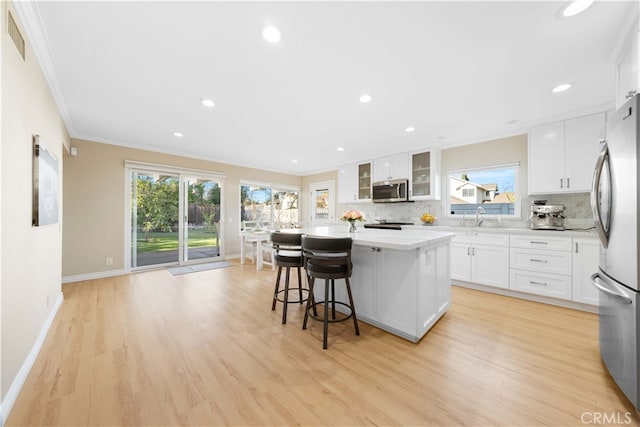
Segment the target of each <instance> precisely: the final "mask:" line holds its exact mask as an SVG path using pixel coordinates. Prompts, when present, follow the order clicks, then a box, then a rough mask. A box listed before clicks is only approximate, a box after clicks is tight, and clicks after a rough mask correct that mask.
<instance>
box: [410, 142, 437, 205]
mask: <svg viewBox="0 0 640 427" xmlns="http://www.w3.org/2000/svg"><path fill="white" fill-rule="evenodd" d="M440 157H441V155H440V150H439V149H433V150H429V151H422V152H418V153H412V154H411V158H410V167H411V175H410V176H409V179H410V180H411V183H410V190H409V197H410V198H411V199H412V200H440V191H441V190H440V188H441V185H440Z"/></svg>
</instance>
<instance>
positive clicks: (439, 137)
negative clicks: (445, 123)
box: [436, 135, 447, 139]
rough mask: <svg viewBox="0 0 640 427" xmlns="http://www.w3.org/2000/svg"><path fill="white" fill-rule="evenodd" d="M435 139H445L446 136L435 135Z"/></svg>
mask: <svg viewBox="0 0 640 427" xmlns="http://www.w3.org/2000/svg"><path fill="white" fill-rule="evenodd" d="M436 139H447V137H446V136H443V135H440V136H436Z"/></svg>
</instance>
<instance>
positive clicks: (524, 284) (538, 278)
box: [509, 269, 571, 300]
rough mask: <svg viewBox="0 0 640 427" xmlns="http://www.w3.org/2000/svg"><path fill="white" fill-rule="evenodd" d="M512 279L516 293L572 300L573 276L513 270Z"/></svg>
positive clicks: (511, 283) (511, 285)
mask: <svg viewBox="0 0 640 427" xmlns="http://www.w3.org/2000/svg"><path fill="white" fill-rule="evenodd" d="M510 279H511V280H510V283H509V287H510V288H511V289H513V290H514V291H521V292H528V293H530V294H538V295H544V296H549V297H555V298H562V299H567V300H570V299H571V276H563V275H560V274H548V273H540V272H530V271H524V270H513V269H512V270H511V277H510Z"/></svg>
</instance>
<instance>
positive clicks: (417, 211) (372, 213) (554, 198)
mask: <svg viewBox="0 0 640 427" xmlns="http://www.w3.org/2000/svg"><path fill="white" fill-rule="evenodd" d="M589 197H590V196H589V194H588V193H583V194H553V195H544V196H528V197H526V198H524V199H523V200H522V217H521V218H517V219H506V218H501V219H500V220H498V219H497V218H495V217H493V218H491V217H487V218H486V219H485V221H484V223H483V227H509V228H529V227H530V226H531V221H530V219H529V212H530V206H531V202H532V201H533V200H546V201H547V204H549V205H556V204H560V205H565V211H564V215H565V227H566V228H568V229H588V228H591V227H593V219H592V217H591V204H590V200H589ZM444 207H445V205H444V203H443V202H442V201H416V202H413V203H350V204H338V205H337V211H336V215H337V216H338V218H339V217H340V214H341V213H342V212H344V211H345V210H347V209H357V210H359V211H362V212H364V214H365V216H366V218H367V222H375V221H377V220H381V219H384V220H387V221H401V222H413V223H415V224H419V223H420V216H421V215H422V214H424V213H430V214H432V215H434V216H436V218H437V220H436V224H439V225H461V222H462V218H453V217H451V216H449V217H446V216H445V215H444ZM472 222H473V219H472V218H470V217H469V216H467V219H466V224H467V225H471V223H472Z"/></svg>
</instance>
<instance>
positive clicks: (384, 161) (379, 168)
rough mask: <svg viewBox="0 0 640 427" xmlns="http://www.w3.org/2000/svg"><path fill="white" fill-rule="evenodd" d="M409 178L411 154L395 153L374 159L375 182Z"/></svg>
mask: <svg viewBox="0 0 640 427" xmlns="http://www.w3.org/2000/svg"><path fill="white" fill-rule="evenodd" d="M408 178H409V155H408V154H407V153H400V154H394V155H392V156H385V157H380V158H377V159H374V160H373V182H378V181H385V180H387V179H408Z"/></svg>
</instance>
